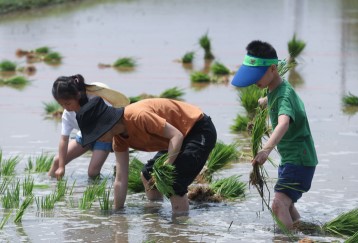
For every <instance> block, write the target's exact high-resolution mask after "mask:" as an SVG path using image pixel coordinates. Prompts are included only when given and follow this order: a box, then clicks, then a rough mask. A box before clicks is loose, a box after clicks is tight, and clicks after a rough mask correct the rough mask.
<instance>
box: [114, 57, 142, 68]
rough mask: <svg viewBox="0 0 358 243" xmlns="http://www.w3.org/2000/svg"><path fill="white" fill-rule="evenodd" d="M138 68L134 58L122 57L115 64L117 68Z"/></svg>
mask: <svg viewBox="0 0 358 243" xmlns="http://www.w3.org/2000/svg"><path fill="white" fill-rule="evenodd" d="M136 66H137V63H136V61H135V60H134V59H133V58H132V57H122V58H119V59H117V60H116V61H115V62H114V63H113V67H115V68H134V67H136Z"/></svg>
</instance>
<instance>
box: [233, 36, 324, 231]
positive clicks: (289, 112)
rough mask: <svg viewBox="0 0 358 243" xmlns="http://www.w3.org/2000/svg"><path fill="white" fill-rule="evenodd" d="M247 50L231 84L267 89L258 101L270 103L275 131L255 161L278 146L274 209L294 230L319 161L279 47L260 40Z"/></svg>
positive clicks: (305, 118)
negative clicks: (281, 66)
mask: <svg viewBox="0 0 358 243" xmlns="http://www.w3.org/2000/svg"><path fill="white" fill-rule="evenodd" d="M246 50H247V55H246V56H245V58H244V62H243V64H242V65H241V66H240V68H239V70H238V71H237V72H236V74H235V76H234V78H233V80H232V82H231V83H232V85H234V86H236V87H240V88H241V87H247V86H250V85H253V84H256V85H257V86H258V87H259V88H261V89H264V88H267V89H268V94H267V97H265V98H261V99H260V100H259V104H261V105H268V109H269V115H270V120H271V123H272V128H273V132H272V134H271V136H270V138H269V139H268V141H267V142H266V144H265V145H264V146H263V148H262V149H261V150H260V151H259V152H258V153H257V155H256V156H255V158H254V159H253V160H252V164H253V165H255V164H259V165H262V164H264V163H265V162H266V160H267V159H268V156H269V154H270V152H271V151H272V150H273V149H274V148H275V147H276V146H277V149H278V152H279V154H280V155H281V162H280V165H279V168H278V180H277V182H276V185H275V196H274V200H273V202H272V210H273V212H274V214H275V215H276V216H277V217H278V219H279V220H280V221H281V222H282V223H283V224H284V225H285V226H286V227H287V228H288V229H291V228H292V226H293V224H294V223H295V222H298V220H299V218H300V214H299V213H298V211H297V209H296V207H295V203H296V202H297V200H298V199H299V198H301V196H302V193H303V192H307V191H308V190H309V189H310V187H311V183H312V179H313V175H314V172H315V168H316V165H317V163H318V160H317V155H316V150H315V146H314V142H313V138H312V135H311V131H310V127H309V124H308V119H307V115H306V111H305V107H304V104H303V102H302V100H301V99H300V97H299V96H298V95H297V93H296V92H295V90H294V89H293V88H292V86H291V85H290V84H289V83H288V82H287V81H286V80H283V79H282V78H281V76H280V75H279V73H278V69H277V65H278V62H279V60H278V57H277V53H276V50H275V49H274V48H273V47H272V46H271V45H270V44H269V43H267V42H262V41H259V40H256V41H252V42H250V43H249V44H248V46H247V47H246Z"/></svg>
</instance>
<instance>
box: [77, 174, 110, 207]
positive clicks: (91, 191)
mask: <svg viewBox="0 0 358 243" xmlns="http://www.w3.org/2000/svg"><path fill="white" fill-rule="evenodd" d="M107 180H108V178H105V179H104V180H103V181H102V182H101V183H98V180H96V181H95V182H94V184H93V185H89V186H87V187H86V189H85V191H84V192H83V197H82V198H81V199H80V200H79V204H78V206H79V208H80V209H90V208H91V207H92V203H93V202H94V201H95V199H96V198H97V197H98V196H100V195H102V194H103V192H104V191H105V189H106V184H107Z"/></svg>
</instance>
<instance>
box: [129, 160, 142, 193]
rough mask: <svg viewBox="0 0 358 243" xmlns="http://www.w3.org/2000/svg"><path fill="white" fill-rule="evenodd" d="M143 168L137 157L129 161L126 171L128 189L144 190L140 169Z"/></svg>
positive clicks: (134, 190)
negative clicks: (127, 170)
mask: <svg viewBox="0 0 358 243" xmlns="http://www.w3.org/2000/svg"><path fill="white" fill-rule="evenodd" d="M142 168H143V163H142V162H141V161H140V160H139V159H137V158H133V159H132V160H131V161H130V163H129V172H128V189H129V190H130V191H132V192H144V191H145V189H144V185H143V182H142V179H141V176H140V174H141V171H142Z"/></svg>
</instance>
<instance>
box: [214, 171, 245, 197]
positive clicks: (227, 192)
mask: <svg viewBox="0 0 358 243" xmlns="http://www.w3.org/2000/svg"><path fill="white" fill-rule="evenodd" d="M240 177H241V175H233V176H230V177H227V178H224V179H219V180H217V181H215V182H213V183H211V184H210V188H212V189H213V190H214V192H215V193H216V194H217V195H219V196H220V197H222V198H224V199H229V200H234V199H237V198H241V197H244V196H245V189H246V183H244V182H241V181H240V180H239V179H240Z"/></svg>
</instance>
